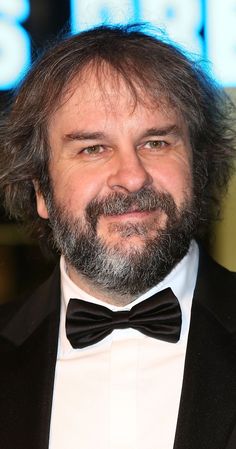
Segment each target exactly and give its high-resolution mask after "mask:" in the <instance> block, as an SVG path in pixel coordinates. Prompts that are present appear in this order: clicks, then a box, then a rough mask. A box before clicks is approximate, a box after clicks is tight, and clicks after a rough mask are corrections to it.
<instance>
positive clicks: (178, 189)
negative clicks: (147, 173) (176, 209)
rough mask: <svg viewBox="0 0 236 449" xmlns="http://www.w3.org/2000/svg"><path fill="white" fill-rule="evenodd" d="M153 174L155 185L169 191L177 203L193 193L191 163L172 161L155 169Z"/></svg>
mask: <svg viewBox="0 0 236 449" xmlns="http://www.w3.org/2000/svg"><path fill="white" fill-rule="evenodd" d="M152 176H153V179H154V183H155V187H156V188H157V189H160V190H164V191H167V192H169V193H170V194H171V195H172V196H173V198H174V199H175V201H176V202H177V204H178V203H181V201H182V199H183V198H184V197H186V195H187V194H188V193H189V194H190V195H191V194H192V169H191V165H190V164H189V163H184V164H176V163H173V162H170V163H169V164H167V165H165V166H162V167H159V168H158V169H157V170H155V174H154V173H153V175H152Z"/></svg>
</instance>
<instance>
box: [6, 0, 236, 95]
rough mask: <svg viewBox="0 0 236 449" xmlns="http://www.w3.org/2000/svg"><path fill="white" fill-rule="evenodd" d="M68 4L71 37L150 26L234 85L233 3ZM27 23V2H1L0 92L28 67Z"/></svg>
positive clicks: (134, 0)
mask: <svg viewBox="0 0 236 449" xmlns="http://www.w3.org/2000/svg"><path fill="white" fill-rule="evenodd" d="M65 1H67V0H65ZM39 2H40V0H39ZM68 3H69V4H70V24H71V30H72V32H73V33H76V32H78V31H80V30H84V29H86V28H89V27H91V26H94V25H98V24H100V23H104V22H105V23H127V22H142V21H145V22H149V23H150V24H151V25H154V27H160V28H161V29H163V30H164V31H165V32H166V33H167V35H168V36H169V37H170V38H171V39H173V40H174V41H176V42H177V43H178V44H180V45H181V46H182V47H183V48H184V49H187V50H189V51H190V52H192V53H194V54H197V55H200V57H203V58H204V59H205V58H208V59H209V60H210V62H211V69H212V73H213V75H214V76H215V77H216V79H217V80H218V81H219V82H220V83H221V84H222V85H223V86H225V87H234V86H236V26H235V25H236V0H224V1H222V0H169V1H168V0H106V1H105V0H70V2H68ZM29 18H30V0H0V90H7V89H11V88H14V87H15V86H16V85H17V83H18V82H19V81H20V80H21V78H22V76H23V74H24V73H25V71H26V70H27V69H28V67H29V65H30V59H31V48H30V35H29V33H28V32H27V30H26V28H25V21H27V19H29Z"/></svg>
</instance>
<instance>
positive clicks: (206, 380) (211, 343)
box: [174, 258, 236, 449]
mask: <svg viewBox="0 0 236 449" xmlns="http://www.w3.org/2000/svg"><path fill="white" fill-rule="evenodd" d="M235 331H236V278H235V277H233V275H231V274H229V273H228V272H226V271H225V270H223V269H222V268H220V267H219V266H217V265H216V264H214V263H213V262H212V261H211V260H208V261H204V260H203V259H202V258H201V261H200V268H199V276H198V281H197V286H196V291H195V294H194V301H193V307H192V318H191V325H190V332H189V340H188V347H187V353H186V363H185V373H184V380H183V388H182V396H181V403H180V410H179V418H178V423H177V430H176V438H175V445H174V449H199V448H201V449H227V442H228V440H229V439H230V435H231V432H232V429H233V427H234V426H235V423H236V344H235Z"/></svg>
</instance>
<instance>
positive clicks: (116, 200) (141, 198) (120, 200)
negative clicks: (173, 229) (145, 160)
mask: <svg viewBox="0 0 236 449" xmlns="http://www.w3.org/2000/svg"><path fill="white" fill-rule="evenodd" d="M155 210H162V211H164V212H165V213H166V214H167V216H172V215H173V214H177V206H176V204H175V201H174V199H173V197H172V196H171V194H170V193H168V192H158V191H156V190H154V189H153V188H150V187H149V188H145V189H142V190H140V191H138V192H132V193H129V194H124V193H121V192H115V193H112V194H109V195H107V196H106V197H105V198H102V199H94V200H92V201H91V202H90V203H89V204H88V206H87V207H86V211H85V213H86V218H87V220H88V221H89V222H90V224H91V226H92V227H93V228H94V229H95V228H96V225H97V222H98V219H99V217H100V216H102V215H103V216H110V215H121V214H125V213H129V212H134V211H135V212H151V211H155Z"/></svg>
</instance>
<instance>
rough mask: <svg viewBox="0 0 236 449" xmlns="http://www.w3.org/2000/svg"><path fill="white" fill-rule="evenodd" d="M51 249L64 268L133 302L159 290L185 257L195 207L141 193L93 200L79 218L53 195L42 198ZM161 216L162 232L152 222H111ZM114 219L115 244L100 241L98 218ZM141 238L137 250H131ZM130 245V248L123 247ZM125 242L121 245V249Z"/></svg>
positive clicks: (147, 190)
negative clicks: (155, 288)
mask: <svg viewBox="0 0 236 449" xmlns="http://www.w3.org/2000/svg"><path fill="white" fill-rule="evenodd" d="M46 203H47V208H48V214H49V221H50V225H51V227H52V234H53V242H52V243H53V245H54V247H55V248H56V249H57V250H58V251H59V252H60V253H61V254H63V255H64V257H65V259H66V261H67V263H68V264H69V265H70V266H71V267H73V269H75V270H76V272H77V273H78V274H79V275H82V276H83V277H84V278H86V280H87V281H88V282H89V283H90V284H92V285H93V286H94V287H95V288H99V289H100V290H102V291H106V292H107V293H109V294H112V293H114V295H119V296H127V295H128V296H132V297H134V296H137V295H140V294H141V293H144V292H145V291H147V290H148V289H150V288H151V287H153V286H154V285H156V284H158V283H159V282H160V281H162V280H163V278H164V277H165V276H166V275H167V274H168V273H169V272H170V271H171V270H172V268H173V267H174V266H175V265H176V264H177V263H178V262H179V261H180V260H181V259H182V258H183V257H184V256H185V254H186V253H187V251H188V248H189V245H190V241H191V239H192V238H193V236H194V234H195V231H196V228H197V226H198V223H199V214H198V211H197V207H194V204H193V203H194V202H193V200H192V199H190V198H189V197H187V196H186V198H185V200H184V201H183V203H182V205H181V207H179V208H178V207H177V206H176V204H175V201H174V199H173V198H172V196H171V195H170V194H169V193H167V192H156V191H155V190H154V189H152V188H144V189H142V190H140V191H139V192H135V193H131V194H126V195H125V194H122V193H114V194H111V195H108V196H107V197H106V198H103V199H100V200H99V199H95V200H92V201H91V202H90V203H89V204H88V206H87V207H86V209H85V214H84V216H83V217H82V218H77V217H74V216H73V214H72V213H71V212H69V211H68V209H67V208H66V206H65V205H60V204H57V201H56V200H55V199H54V197H53V194H52V191H51V192H50V194H49V195H47V198H46ZM134 210H135V212H136V211H142V212H144V211H149V212H150V211H158V212H160V213H162V214H165V217H166V220H165V224H164V225H162V226H161V227H160V224H158V220H157V219H156V218H151V219H148V220H144V221H142V222H141V223H139V222H135V223H134V222H131V221H130V222H129V221H128V218H127V222H125V223H119V221H117V222H115V216H116V215H120V214H125V213H128V212H131V211H134ZM102 216H103V217H104V216H113V218H114V222H113V223H110V225H109V226H108V232H109V233H110V234H111V236H112V233H113V232H116V233H118V234H119V239H118V240H119V243H114V244H112V240H111V242H109V243H108V242H106V240H105V239H103V237H102V236H101V237H100V236H98V232H97V227H98V221H99V218H100V217H102ZM134 236H136V237H139V239H140V240H141V244H140V245H135V244H132V237H134ZM124 239H125V243H127V240H128V239H131V242H130V245H128V248H127V245H126V244H125V245H124ZM122 242H123V244H122Z"/></svg>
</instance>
